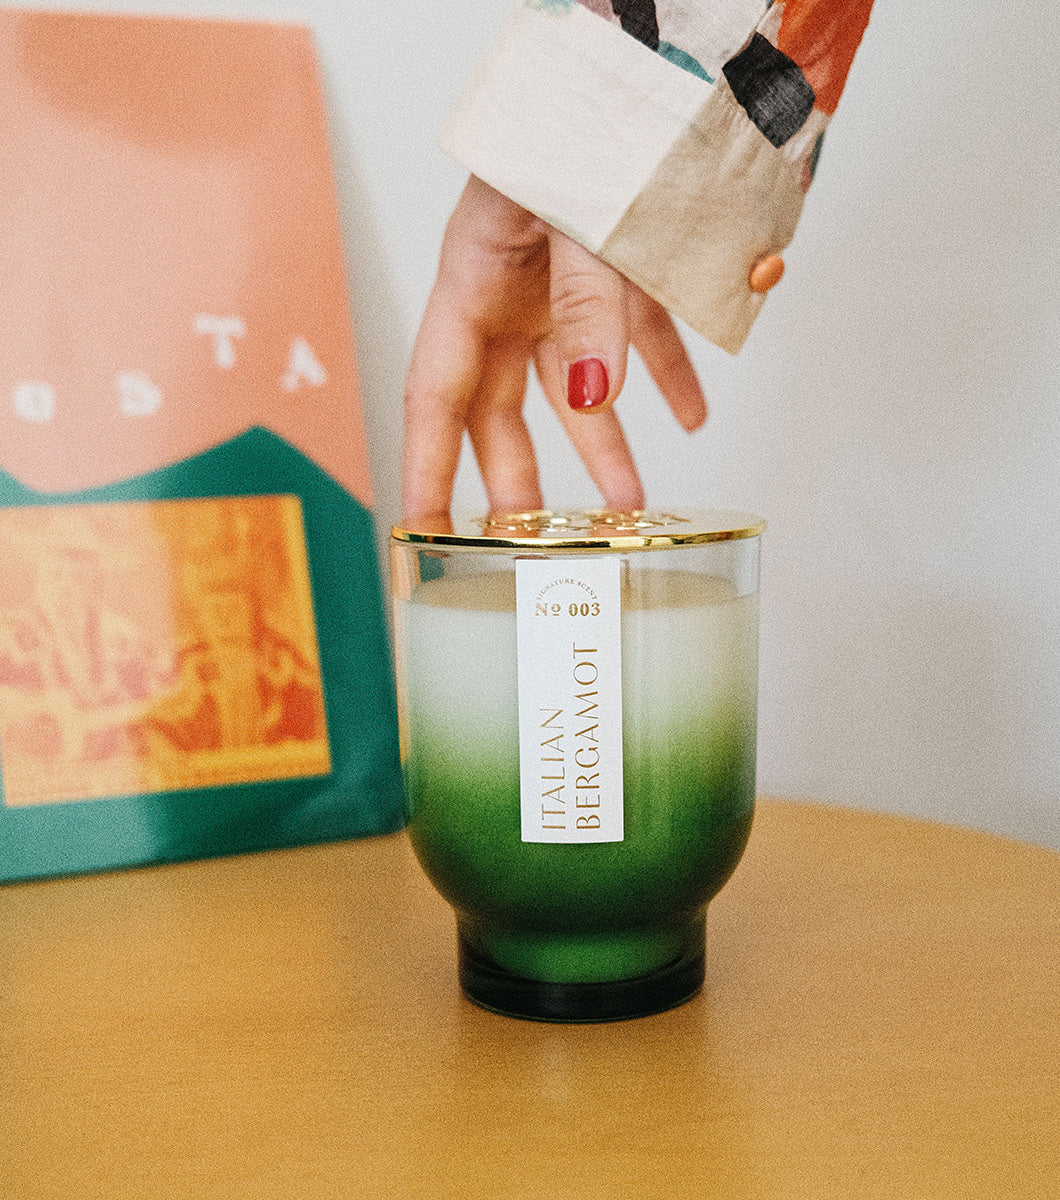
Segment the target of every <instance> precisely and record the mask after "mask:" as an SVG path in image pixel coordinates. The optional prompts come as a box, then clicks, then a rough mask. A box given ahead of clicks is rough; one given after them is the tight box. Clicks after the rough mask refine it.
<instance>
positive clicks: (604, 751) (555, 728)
mask: <svg viewBox="0 0 1060 1200" xmlns="http://www.w3.org/2000/svg"><path fill="white" fill-rule="evenodd" d="M515 587H516V624H517V627H518V639H519V664H518V665H519V782H520V796H521V813H522V838H523V841H524V842H576V843H589V842H620V841H622V837H623V819H622V818H623V801H622V636H621V635H622V613H621V598H620V591H619V561H618V558H617V557H615V556H613V555H609V556H607V557H602V558H589V557H585V558H549V559H540V558H520V559H516V562H515Z"/></svg>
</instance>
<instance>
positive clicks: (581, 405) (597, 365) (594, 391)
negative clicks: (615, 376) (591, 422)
mask: <svg viewBox="0 0 1060 1200" xmlns="http://www.w3.org/2000/svg"><path fill="white" fill-rule="evenodd" d="M609 386H610V384H609V382H608V378H607V367H605V366H604V364H603V363H602V362H601V361H600V359H598V358H579V359H578V361H577V362H572V363H571V365H570V367H569V369H568V370H567V403H568V404H569V405H570V406H571V408H573V409H574V410H575V411H580V410H581V409H585V408H599V407H600V405H601V404H603V402H604V401H605V400H606V399H607V391H608V388H609Z"/></svg>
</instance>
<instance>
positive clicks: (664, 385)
mask: <svg viewBox="0 0 1060 1200" xmlns="http://www.w3.org/2000/svg"><path fill="white" fill-rule="evenodd" d="M629 310H630V328H631V331H632V339H633V345H634V346H635V347H636V349H637V353H638V354H639V355H640V357H641V359H642V360H643V362H644V365H645V366H646V367H647V369H648V373H649V374H650V375H651V377H652V379H653V380H654V381H655V384H656V386H657V387H658V389H659V391H660V392H661V393H662V395H663V397H664V398H665V400H666V403H667V404H668V405H669V406H670V411H671V412H672V413H673V414H674V416H675V417H676V418H677V421H678V423H679V424H680V425H681V427H682V428H683V429H686V430H687V431H688V432H689V433H691V432H692V431H693V430H695V429H698V428H699V427H700V426H701V425H702V424H703V422H704V421H705V420H706V419H707V401H706V397H705V396H704V395H703V389H702V387H701V386H700V383H699V379H698V377H697V376H696V371H695V367H693V366H692V360H691V359H690V358H689V357H688V351H687V350H686V349H685V344H684V342H682V341H681V335H680V334H679V333H678V332H677V328H676V326H675V325H674V323H673V320H672V318H671V317H670V314H669V313H668V312H667V311H666V309H665V308H663V306H662V305H661V304H659V303H657V302H656V301H655V300H652V299H651V298H650V297H649V296H647V295H645V293H644V292H642V291H641V290H640V288H638V287H634V286H633V284H630V285H629Z"/></svg>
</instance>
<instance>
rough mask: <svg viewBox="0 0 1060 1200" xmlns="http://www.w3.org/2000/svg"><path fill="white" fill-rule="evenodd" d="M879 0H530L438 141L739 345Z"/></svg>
mask: <svg viewBox="0 0 1060 1200" xmlns="http://www.w3.org/2000/svg"><path fill="white" fill-rule="evenodd" d="M871 6H872V0H783V2H781V0H778V2H777V3H775V4H774V3H772V2H771V0H580V2H576V0H520V3H519V4H518V6H517V7H516V9H515V11H514V12H513V13H512V15H511V17H510V18H509V20H508V22H507V24H506V26H505V27H504V29H503V30H502V32H501V35H500V38H499V39H498V41H497V42H496V44H495V45H494V47H493V49H492V51H491V53H490V54H489V55H488V56H487V58H486V60H485V61H484V62H483V63H482V64H480V67H479V69H478V71H477V72H476V74H475V76H474V77H473V78H472V79H471V80H470V81H469V83H468V85H467V87H466V88H465V89H464V92H463V94H462V95H461V97H460V98H459V99H458V101H457V104H456V106H455V108H454V110H453V112H452V114H451V115H450V118H449V121H448V122H447V124H446V126H445V128H444V129H443V131H442V138H441V140H442V145H443V146H444V147H445V148H446V149H447V150H448V151H449V152H450V153H452V154H453V155H454V156H455V157H456V158H457V159H459V160H460V161H461V162H462V163H463V164H464V165H465V166H466V167H467V168H468V169H469V170H471V171H472V172H473V173H474V174H476V175H479V176H480V177H481V178H483V179H485V180H486V182H488V183H490V184H492V185H493V186H494V187H496V188H497V189H498V190H499V191H501V192H503V193H504V194H505V195H507V196H509V197H510V198H511V199H513V200H515V201H517V202H518V203H519V204H521V205H523V206H524V207H525V208H528V209H530V211H532V212H534V213H536V214H537V215H538V216H540V217H542V218H543V219H545V220H547V221H549V222H550V223H551V224H553V225H555V226H557V227H558V228H560V229H563V230H564V231H565V232H567V233H569V234H571V236H573V237H574V238H576V239H577V240H578V241H580V242H581V243H582V244H583V245H585V246H587V247H588V248H589V249H590V250H592V251H593V252H594V253H596V254H599V255H600V257H602V258H603V259H604V260H605V261H607V262H609V263H611V265H612V266H614V267H615V268H616V269H618V270H619V271H621V272H622V273H623V274H624V275H626V276H627V277H628V278H630V279H632V280H633V281H634V282H635V283H638V284H639V285H640V286H641V287H643V288H644V289H645V291H647V292H648V293H649V294H650V295H652V296H654V297H655V298H656V299H657V300H659V301H660V302H661V303H662V304H664V305H665V306H666V307H667V308H668V309H670V310H671V311H672V312H674V313H676V314H677V315H678V316H680V317H682V318H683V319H684V320H686V321H687V322H688V323H689V324H690V325H691V326H692V327H693V328H695V329H697V330H699V331H700V332H701V333H702V334H704V336H706V337H708V338H709V339H710V340H711V341H713V342H715V343H716V344H717V345H719V346H721V347H723V348H724V349H726V350H729V351H731V352H733V353H735V352H736V351H737V350H738V349H739V348H740V346H741V345H742V344H743V341H744V339H745V338H746V336H747V334H748V332H749V331H750V329H751V326H752V324H753V322H754V319H755V317H756V315H757V314H758V312H759V310H760V308H761V305H762V302H763V299H764V297H763V295H762V294H760V293H758V292H756V291H753V290H752V289H751V287H750V285H749V279H750V275H751V272H752V270H753V268H754V266H755V265H756V263H758V262H759V261H761V260H762V259H763V258H765V257H768V256H770V255H774V254H779V253H780V252H781V251H782V250H783V249H784V248H785V247H786V246H787V244H788V242H789V241H790V240H791V237H792V235H793V233H794V230H795V225H796V223H797V221H798V217H799V214H800V212H801V209H802V203H803V197H804V194H805V192H806V190H807V188H808V187H809V185H810V181H811V180H812V177H813V170H814V166H815V164H816V162H817V157H818V155H819V153H820V147H821V140H822V137H823V135H824V131H825V127H826V126H827V124H828V120H829V118H830V116H831V115H832V113H833V112H834V111H835V107H836V104H837V102H838V100H839V96H840V93H841V92H842V90H843V85H844V82H845V80H846V76H847V72H848V70H849V69H850V64H851V61H852V60H853V57H854V53H855V51H856V49H857V46H858V44H859V42H860V39H861V36H862V33H863V32H864V29H865V26H866V24H867V23H868V18H869V11H870V9H871Z"/></svg>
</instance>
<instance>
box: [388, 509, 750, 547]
mask: <svg viewBox="0 0 1060 1200" xmlns="http://www.w3.org/2000/svg"><path fill="white" fill-rule="evenodd" d="M765 527H766V523H765V521H763V520H762V519H761V518H760V517H755V516H752V515H751V514H750V513H741V512H711V511H700V510H685V511H672V512H671V511H666V512H662V511H658V512H652V511H636V512H616V511H614V510H611V509H605V508H599V509H579V510H574V511H556V510H552V509H541V510H539V511H537V512H520V513H491V514H490V515H489V516H486V517H478V518H466V517H465V518H451V517H449V516H447V515H442V516H440V517H436V518H428V519H426V520H422V521H418V522H416V523H414V524H410V525H408V526H400V525H395V526H394V528H393V529H392V530H391V536H392V537H393V538H394V540H395V541H399V542H415V543H426V544H429V545H434V546H449V547H453V548H463V549H468V550H478V551H489V550H515V549H526V550H551V551H555V550H587V551H591V550H597V551H599V550H659V549H665V548H666V547H674V546H695V545H700V544H702V543H704V542H725V541H732V540H734V539H736V538H752V537H758V535H759V534H760V533H762V531H763V530H764V529H765Z"/></svg>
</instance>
